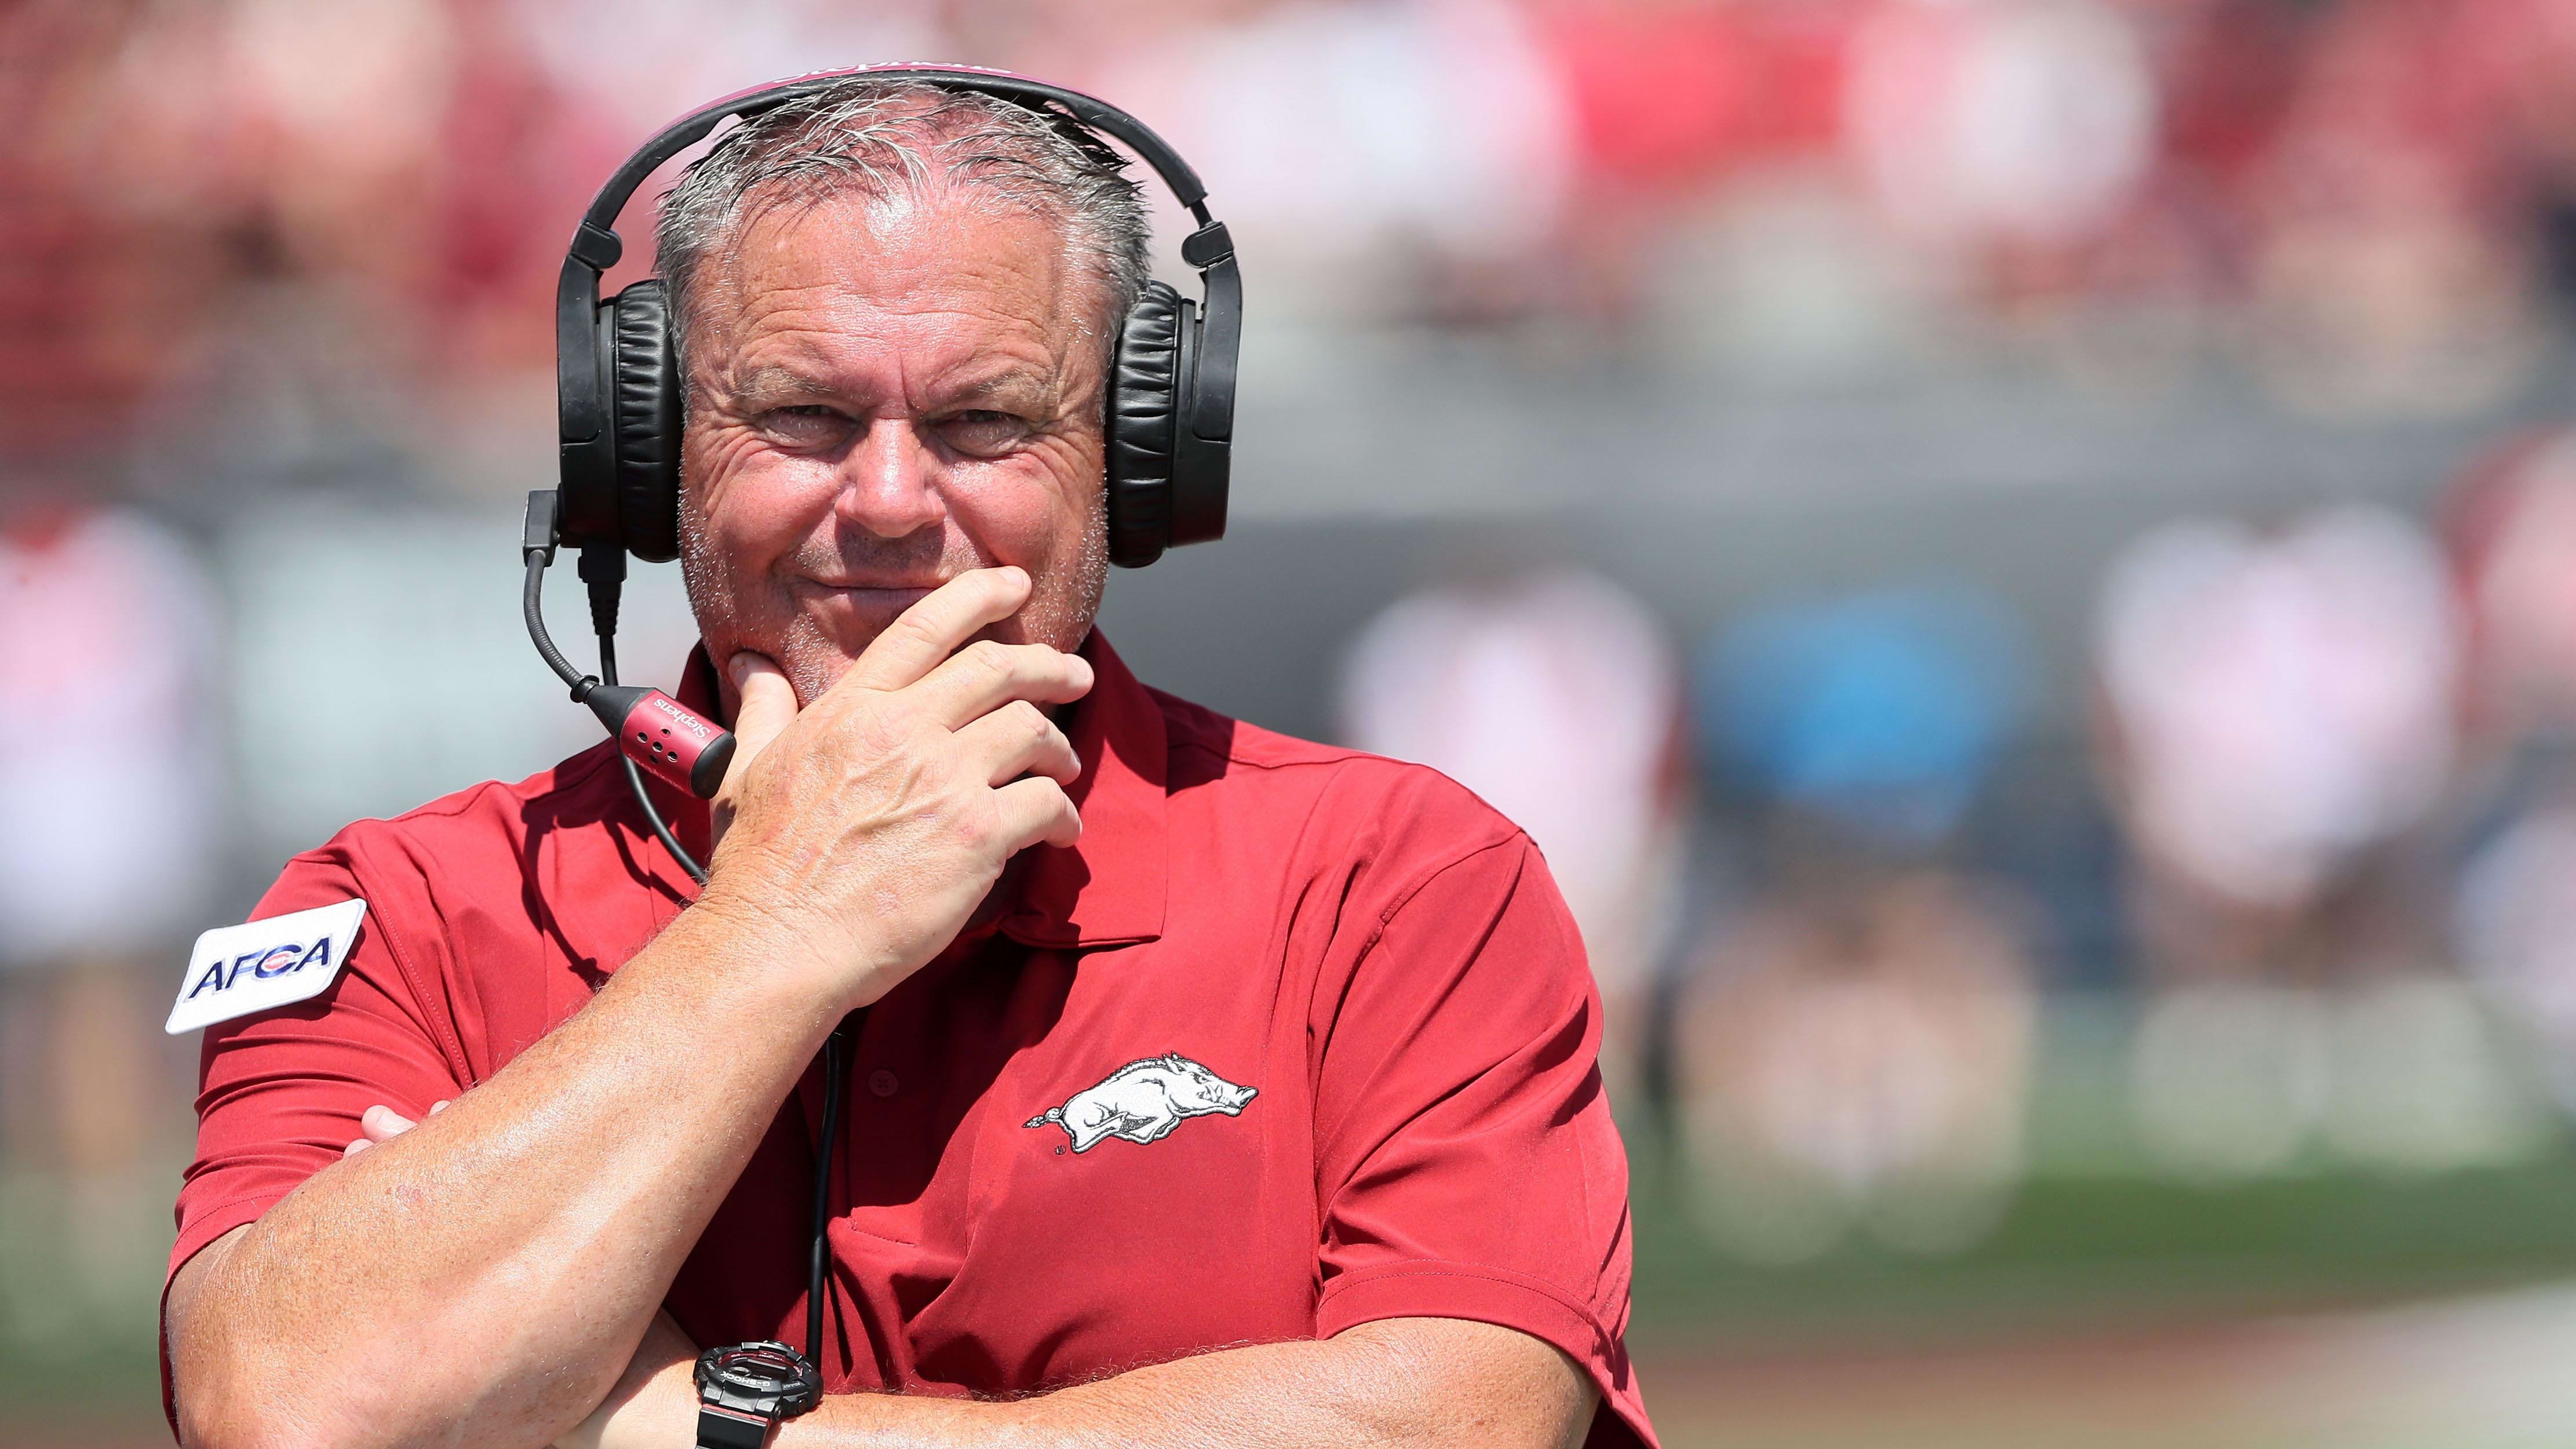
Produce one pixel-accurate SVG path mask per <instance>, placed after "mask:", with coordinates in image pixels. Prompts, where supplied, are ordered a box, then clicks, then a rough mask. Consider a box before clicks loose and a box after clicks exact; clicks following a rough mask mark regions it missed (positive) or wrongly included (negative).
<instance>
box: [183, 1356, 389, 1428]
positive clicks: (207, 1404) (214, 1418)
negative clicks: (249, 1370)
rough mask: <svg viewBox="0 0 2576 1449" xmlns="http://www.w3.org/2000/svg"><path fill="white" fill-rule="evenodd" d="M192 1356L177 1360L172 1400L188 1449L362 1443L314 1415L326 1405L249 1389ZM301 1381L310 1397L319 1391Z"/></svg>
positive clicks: (303, 1378) (326, 1416) (320, 1415)
mask: <svg viewBox="0 0 2576 1449" xmlns="http://www.w3.org/2000/svg"><path fill="white" fill-rule="evenodd" d="M191 1357H192V1362H191V1363H190V1364H189V1365H188V1367H187V1368H184V1369H183V1368H182V1367H181V1366H180V1365H179V1364H178V1363H177V1362H175V1361H174V1362H173V1363H172V1365H171V1370H172V1372H171V1378H172V1384H171V1389H172V1401H173V1403H174V1404H175V1406H176V1407H177V1409H178V1425H179V1442H180V1444H181V1445H183V1446H185V1449H356V1446H357V1445H358V1443H359V1442H360V1441H359V1440H358V1438H357V1436H356V1435H355V1434H352V1433H348V1432H345V1431H343V1432H334V1430H333V1427H332V1425H331V1422H330V1421H331V1420H332V1419H334V1418H337V1417H338V1416H336V1415H330V1414H327V1413H316V1412H315V1411H316V1410H317V1409H322V1408H325V1407H326V1406H324V1405H320V1404H317V1403H313V1402H309V1401H308V1402H304V1403H296V1402H292V1401H290V1400H289V1399H288V1398H287V1397H286V1394H285V1393H282V1392H275V1391H272V1392H260V1391H258V1390H257V1389H256V1388H246V1387H244V1386H242V1385H239V1384H237V1383H236V1382H234V1380H233V1377H232V1376H231V1375H228V1374H225V1373H222V1372H220V1371H213V1370H214V1366H213V1365H211V1364H208V1363H206V1362H204V1359H205V1357H206V1356H205V1355H203V1354H199V1355H192V1356H191ZM174 1359H175V1355H174ZM297 1377H298V1379H299V1380H301V1383H300V1387H301V1388H302V1389H303V1391H304V1392H305V1393H306V1394H308V1395H309V1394H312V1393H314V1392H315V1391H316V1386H315V1385H314V1384H313V1383H312V1382H311V1380H310V1379H309V1377H307V1376H303V1375H298V1376H297ZM322 1392H327V1390H323V1391H322ZM378 1442H382V1441H381V1439H379V1440H378Z"/></svg>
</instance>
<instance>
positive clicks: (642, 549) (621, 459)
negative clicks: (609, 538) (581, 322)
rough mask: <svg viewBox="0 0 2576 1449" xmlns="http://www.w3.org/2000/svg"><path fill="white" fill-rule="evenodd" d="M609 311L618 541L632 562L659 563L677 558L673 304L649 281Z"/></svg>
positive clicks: (677, 442)
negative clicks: (633, 556)
mask: <svg viewBox="0 0 2576 1449" xmlns="http://www.w3.org/2000/svg"><path fill="white" fill-rule="evenodd" d="M608 305H609V308H610V310H611V312H612V314H613V315H612V317H611V319H610V325H609V327H608V329H607V330H608V346H609V354H610V355H609V359H608V378H609V388H608V393H609V407H608V410H609V420H610V431H611V433H612V434H613V437H614V441H615V446H616V473H617V529H618V535H619V541H620V542H622V543H624V544H625V545H626V548H627V550H628V551H629V552H631V553H633V554H634V555H635V556H636V557H637V558H640V559H643V560H645V561H646V562H648V563H663V562H667V561H668V560H671V559H675V558H678V557H679V556H680V376H679V360H678V357H677V355H676V354H675V353H674V352H673V350H672V345H671V300H670V297H669V295H668V294H667V293H665V292H664V291H663V289H662V283H661V280H660V279H659V278H654V279H650V280H647V281H641V282H637V283H635V284H634V285H633V286H630V287H628V288H627V289H626V290H625V291H623V292H620V293H618V294H617V296H616V297H615V298H614V299H612V300H611V301H610V302H609V304H608Z"/></svg>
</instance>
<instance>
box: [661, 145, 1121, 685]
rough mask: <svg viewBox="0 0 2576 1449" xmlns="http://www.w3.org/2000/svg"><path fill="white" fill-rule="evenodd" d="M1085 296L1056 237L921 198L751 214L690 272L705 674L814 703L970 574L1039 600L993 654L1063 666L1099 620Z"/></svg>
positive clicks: (977, 205)
mask: <svg viewBox="0 0 2576 1449" xmlns="http://www.w3.org/2000/svg"><path fill="white" fill-rule="evenodd" d="M1100 302H1101V297H1100V291H1099V284H1098V283H1097V282H1096V281H1095V280H1094V279H1092V278H1091V277H1089V276H1088V275H1087V274H1085V273H1084V272H1083V271H1082V270H1080V269H1079V268H1078V267H1077V266H1075V265H1074V264H1072V263H1071V262H1070V260H1069V259H1068V258H1067V257H1066V256H1065V255H1064V247H1063V244H1062V241H1061V238H1060V237H1059V235H1058V233H1057V232H1056V230H1055V229H1054V228H1052V227H1050V226H1049V225H1047V224H1046V223H1045V222H1044V221H1042V220H1040V219H1039V218H1037V217H1035V216H1032V215H1028V214H1026V213H1024V212H1021V211H1019V210H1017V209H1015V208H1005V207H1001V206H997V205H994V204H992V203H991V202H990V201H988V200H985V199H983V198H974V197H964V198H961V197H959V196H958V195H956V194H953V193H947V192H940V191H934V192H933V193H932V194H931V195H929V196H928V197H917V196H908V195H907V196H898V197H894V198H890V199H886V200H876V199H871V198H866V197H857V196H844V197H835V198H831V199H828V200H825V201H822V202H819V203H813V204H799V203H790V204H785V205H779V206H772V207H768V208H764V209H762V210H759V211H757V212H755V213H754V215H753V217H752V218H751V220H750V221H749V222H748V223H747V224H746V225H745V226H744V227H743V228H742V229H741V230H740V231H739V232H738V233H737V239H736V244H735V246H734V247H733V249H732V250H731V252H730V253H729V254H721V255H711V256H710V257H709V258H708V260H707V262H706V263H705V269H704V271H702V272H701V274H700V276H699V280H698V285H697V287H696V290H695V295H694V297H693V299H692V305H693V306H694V307H695V308H696V316H695V318H694V323H695V325H694V327H693V329H692V330H691V332H690V334H689V356H688V358H687V364H688V369H689V377H688V384H689V388H688V395H689V402H688V425H687V432H686V436H685V441H684V444H683V452H682V460H681V477H682V479H683V489H682V500H681V531H682V544H681V559H682V566H683V570H684V572H685V574H686V577H687V580H688V587H689V602H690V604H691V605H692V607H693V608H694V609H695V610H696V612H697V618H698V627H699V629H700V630H701V632H702V633H703V634H704V636H705V639H706V643H707V649H708V652H709V654H710V655H711V656H712V657H713V658H714V659H715V660H716V661H717V663H718V665H719V666H721V665H722V663H723V662H724V661H725V660H726V659H727V658H729V657H731V656H732V654H733V653H734V652H735V651H737V650H745V649H747V650H751V651H753V652H755V653H759V654H763V655H766V656H768V657H769V658H771V659H773V660H775V661H777V663H778V665H779V667H780V668H781V669H782V670H784V671H785V672H786V674H787V677H788V679H789V680H790V681H792V682H793V683H794V684H795V686H796V693H797V697H798V699H799V700H800V701H801V702H804V703H811V702H812V701H813V700H814V699H815V698H816V697H817V696H819V695H820V694H822V693H823V691H825V690H826V689H828V688H830V687H831V685H832V682H833V681H834V680H837V679H839V678H840V677H841V673H842V671H843V670H845V669H847V668H848V667H849V666H850V663H851V661H853V660H855V659H856V658H857V657H858V656H859V654H860V652H861V651H863V650H864V649H866V648H867V646H868V643H869V641H871V640H873V639H874V638H876V636H877V631H879V630H881V629H883V628H884V627H885V626H886V625H887V624H889V623H891V622H892V621H893V620H894V618H895V617H896V616H897V615H899V614H901V613H902V612H903V611H904V610H905V609H906V608H907V607H909V606H910V605H911V604H912V602H913V601H914V600H915V599H918V598H920V597H921V596H922V595H923V594H926V593H928V592H929V591H930V590H932V589H933V588H936V587H938V586H939V585H940V584H941V583H944V582H946V581H947V580H948V579H951V578H953V577H955V576H956V575H958V574H959V573H962V572H964V571H965V570H967V569H973V568H983V567H987V566H993V565H1000V564H1016V565H1018V566H1019V567H1020V568H1022V569H1025V570H1027V572H1028V574H1029V577H1030V579H1031V580H1032V581H1033V587H1032V589H1031V592H1030V596H1029V601H1028V603H1027V604H1026V605H1024V606H1023V607H1022V608H1021V610H1020V612H1019V613H1017V614H1015V615H1013V616H1012V617H1011V618H1009V619H1006V620H1004V621H1002V622H1001V623H1000V624H998V625H995V626H994V627H992V628H991V629H988V630H986V631H985V632H986V633H987V634H989V635H991V636H993V637H996V638H999V639H1002V640H1004V641H1006V642H1011V643H1021V642H1028V643H1040V644H1049V645H1053V646H1054V647H1056V648H1058V649H1068V650H1069V649H1072V648H1074V647H1075V646H1076V645H1078V644H1080V643H1081V642H1082V639H1083V636H1084V634H1085V633H1086V632H1087V631H1088V630H1089V629H1090V627H1091V620H1092V616H1093V614H1094V613H1095V612H1097V610H1098V608H1099V604H1100V588H1101V582H1102V579H1103V577H1104V575H1105V573H1106V571H1107V543H1106V537H1105V533H1104V531H1103V526H1102V517H1101V468H1102V455H1101V393H1100V388H1101V383H1102V373H1103V371H1104V368H1103V362H1104V357H1103V353H1104V348H1103V346H1102V343H1101V340H1100V337H1099V335H1098V333H1097V331H1096V330H1095V328H1094V327H1093V326H1091V325H1089V324H1090V323H1091V320H1092V318H1093V316H1094V315H1095V313H1096V311H1097V309H1098V308H1099V306H1100Z"/></svg>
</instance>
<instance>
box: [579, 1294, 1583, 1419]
mask: <svg viewBox="0 0 2576 1449" xmlns="http://www.w3.org/2000/svg"><path fill="white" fill-rule="evenodd" d="M696 1356H697V1350H696V1347H695V1346H694V1345H692V1344H691V1343H689V1341H688V1340H687V1338H686V1337H685V1336H683V1335H682V1334H681V1333H680V1331H679V1329H678V1328H676V1327H674V1326H673V1325H672V1323H671V1321H670V1320H669V1319H668V1318H667V1317H665V1318H659V1319H657V1320H656V1321H655V1323H654V1326H653V1328H652V1330H651V1331H650V1332H648V1333H647V1334H646V1335H645V1339H644V1345H643V1347H642V1349H640V1350H639V1351H638V1352H637V1354H636V1357H635V1362H634V1365H633V1367H632V1368H630V1369H629V1370H628V1371H627V1375H626V1378H625V1379H624V1380H623V1381H621V1382H620V1383H619V1384H618V1386H617V1388H616V1390H615V1391H614V1392H613V1393H611V1394H610V1396H609V1398H608V1401H607V1402H606V1403H604V1404H602V1405H601V1406H600V1408H599V1411H598V1412H597V1413H595V1414H593V1415H592V1416H591V1417H590V1419H589V1420H587V1421H586V1422H584V1423H583V1424H582V1426H581V1427H580V1428H579V1429H577V1430H575V1431H573V1432H572V1433H571V1434H569V1435H567V1436H565V1437H564V1438H563V1439H562V1440H560V1441H559V1444H560V1446H561V1449H667V1446H677V1445H684V1444H688V1443H691V1442H694V1441H693V1440H692V1438H691V1435H692V1433H693V1426H694V1425H695V1423H696V1419H697V1392H696V1390H695V1389H694V1388H692V1387H691V1385H690V1379H689V1372H690V1364H691V1362H692V1361H693V1360H694V1359H695V1358H696ZM1594 1400H1595V1391H1594V1390H1593V1388H1592V1385H1591V1382H1590V1381H1589V1380H1588V1379H1586V1378H1585V1377H1584V1376H1583V1374H1582V1373H1581V1371H1580V1370H1578V1369H1576V1368H1575V1367H1574V1366H1573V1364H1572V1363H1570V1362H1569V1361H1568V1360H1567V1359H1566V1358H1565V1357H1564V1356H1563V1355H1562V1354H1560V1353H1558V1352H1557V1351H1556V1350H1555V1349H1554V1348H1551V1347H1549V1346H1548V1345H1546V1344H1544V1343H1541V1342H1540V1341H1539V1340H1537V1339H1535V1338H1531V1337H1529V1336H1527V1335H1525V1334H1521V1333H1517V1332H1514V1331H1513V1330H1511V1329H1508V1328H1497V1327H1495V1326H1493V1325H1491V1324H1486V1323H1470V1322H1466V1321H1463V1320H1459V1319H1452V1318H1399V1319H1390V1320H1387V1321H1385V1322H1382V1323H1368V1324H1362V1325H1360V1326H1359V1327H1357V1328H1353V1329H1350V1330H1349V1331H1347V1332H1345V1333H1343V1334H1341V1335H1340V1336H1338V1337H1335V1338H1332V1339H1329V1340H1326V1341H1324V1342H1320V1343H1273V1344H1261V1345H1257V1346H1253V1347H1246V1348H1232V1349H1225V1350H1221V1351H1219V1352H1216V1353H1209V1354H1203V1355H1200V1356H1199V1357H1196V1358H1187V1359H1181V1360H1178V1361H1176V1362H1173V1363H1166V1364H1157V1365H1154V1366H1153V1367H1150V1368H1141V1369H1134V1370H1131V1371H1129V1372H1127V1373H1123V1374H1120V1375H1118V1376H1117V1377H1115V1378H1108V1379H1102V1380H1100V1381H1098V1382H1096V1383H1089V1384H1082V1385H1079V1386H1077V1387H1074V1388H1069V1389H1063V1390H1059V1391H1058V1392H1055V1393H1052V1394H1045V1395H1040V1396H1038V1397H1034V1398H1027V1399H1018V1400H1013V1401H1009V1402H1002V1403H991V1402H981V1401H976V1400H965V1399H934V1398H915V1397H905V1396H902V1395H895V1394H851V1395H834V1396H832V1397H828V1398H826V1399H824V1400H823V1402H822V1404H821V1405H820V1406H819V1407H818V1408H816V1409H815V1410H814V1411H813V1412H812V1413H810V1414H807V1415H806V1416H804V1417H803V1418H801V1419H795V1420H791V1421H790V1422H788V1423H787V1424H786V1425H784V1426H783V1427H782V1428H781V1429H780V1430H779V1432H778V1434H777V1436H776V1437H775V1438H774V1439H772V1440H771V1441H770V1442H771V1443H772V1444H773V1445H774V1446H776V1449H996V1446H1004V1445H1008V1446H1012V1449H1112V1446H1119V1449H1124V1446H1131V1445H1138V1444H1151V1445H1156V1446H1158V1449H1310V1446H1319V1445H1331V1446H1334V1449H1345V1446H1347V1449H1449V1446H1455V1449H1468V1446H1479V1449H1482V1446H1509V1449H1574V1446H1576V1445H1579V1444H1581V1443H1582V1442H1583V1438H1584V1434H1585V1432H1586V1430H1587V1429H1588V1428H1589V1426H1590V1425H1591V1422H1592V1409H1593V1404H1594Z"/></svg>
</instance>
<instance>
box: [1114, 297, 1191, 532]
mask: <svg viewBox="0 0 2576 1449" xmlns="http://www.w3.org/2000/svg"><path fill="white" fill-rule="evenodd" d="M1189 305H1190V304H1189V303H1187V302H1184V301H1182V300H1181V294H1180V293H1178V292H1176V291H1174V290H1172V288H1171V287H1170V286H1169V285H1168V284H1166V283H1163V282H1147V283H1146V284H1145V290H1144V292H1143V293H1142V294H1141V295H1140V296H1138V297H1137V298H1136V305H1135V306H1133V307H1130V308H1129V309H1128V310H1127V325H1126V326H1124V327H1122V328H1120V329H1119V331H1118V355H1117V360H1116V363H1115V365H1114V367H1113V368H1112V371H1111V376H1110V393H1109V438H1108V445H1109V446H1108V454H1109V457H1108V474H1109V480H1108V488H1109V561H1110V562H1112V563H1114V564H1117V565H1119V566H1120V567H1122V568H1141V567H1143V566H1144V565H1146V564H1149V563H1152V562H1153V561H1154V560H1155V559H1157V558H1159V557H1161V556H1162V552H1163V550H1164V548H1166V547H1167V546H1169V544H1170V543H1171V538H1172V450H1173V442H1172V429H1173V425H1174V420H1175V419H1176V418H1177V417H1178V416H1179V413H1180V408H1179V406H1178V403H1179V391H1180V359H1181V327H1182V325H1183V319H1184V317H1185V316H1186V314H1187V310H1188V308H1189Z"/></svg>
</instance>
